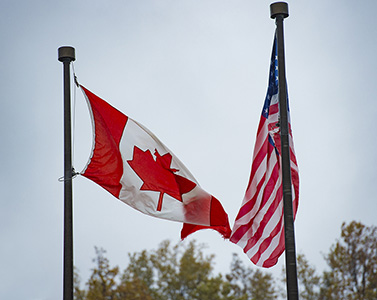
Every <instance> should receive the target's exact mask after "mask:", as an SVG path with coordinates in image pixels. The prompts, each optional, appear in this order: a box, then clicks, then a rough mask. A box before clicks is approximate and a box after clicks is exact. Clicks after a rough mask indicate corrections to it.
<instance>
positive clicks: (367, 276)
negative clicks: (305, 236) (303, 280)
mask: <svg viewBox="0 0 377 300" xmlns="http://www.w3.org/2000/svg"><path fill="white" fill-rule="evenodd" d="M325 259H326V261H327V264H328V265H329V267H330V271H325V272H324V274H323V283H322V288H321V292H320V299H323V300H329V299H347V300H361V299H363V300H369V299H377V228H376V227H375V226H371V227H367V226H365V225H363V224H361V223H359V222H356V221H353V222H351V223H350V224H348V225H347V224H346V223H343V224H342V232H341V239H340V240H338V241H337V242H336V243H335V245H333V246H332V247H331V249H330V253H329V254H328V255H327V256H326V257H325Z"/></svg>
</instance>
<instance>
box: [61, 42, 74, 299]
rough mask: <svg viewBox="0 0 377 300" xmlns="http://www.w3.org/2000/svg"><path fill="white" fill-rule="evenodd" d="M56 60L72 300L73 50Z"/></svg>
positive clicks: (67, 282) (67, 284) (67, 285)
mask: <svg viewBox="0 0 377 300" xmlns="http://www.w3.org/2000/svg"><path fill="white" fill-rule="evenodd" d="M58 60H59V61H60V62H62V63H63V77H64V259H63V260H64V262H63V265H64V267H63V300H73V218H72V175H73V168H72V135H71V86H70V63H71V62H72V61H74V60H75V48H73V47H60V48H59V49H58Z"/></svg>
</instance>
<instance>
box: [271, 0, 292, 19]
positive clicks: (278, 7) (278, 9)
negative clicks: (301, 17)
mask: <svg viewBox="0 0 377 300" xmlns="http://www.w3.org/2000/svg"><path fill="white" fill-rule="evenodd" d="M270 13H271V19H275V18H276V17H277V16H279V15H281V16H282V17H283V18H287V17H288V16H289V13H288V3H286V2H275V3H272V4H271V5H270Z"/></svg>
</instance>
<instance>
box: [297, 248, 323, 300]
mask: <svg viewBox="0 0 377 300" xmlns="http://www.w3.org/2000/svg"><path fill="white" fill-rule="evenodd" d="M297 278H298V284H299V292H300V299H302V300H317V299H318V297H319V284H320V281H321V277H320V276H318V275H317V274H316V270H315V268H314V267H313V266H311V265H310V264H309V262H308V260H307V259H306V258H305V256H304V254H298V255H297Z"/></svg>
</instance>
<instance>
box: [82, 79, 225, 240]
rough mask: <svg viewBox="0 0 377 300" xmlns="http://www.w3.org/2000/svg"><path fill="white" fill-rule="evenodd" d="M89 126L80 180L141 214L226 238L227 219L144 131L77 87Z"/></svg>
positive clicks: (184, 233)
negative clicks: (88, 154) (87, 150)
mask: <svg viewBox="0 0 377 300" xmlns="http://www.w3.org/2000/svg"><path fill="white" fill-rule="evenodd" d="M80 87H81V89H82V91H83V93H84V95H85V98H86V99H87V102H88V107H89V110H90V115H91V118H92V124H93V133H94V143H93V149H92V155H91V157H90V159H89V162H88V164H87V166H86V167H85V169H84V171H83V172H82V175H83V176H85V177H87V178H89V179H91V180H93V181H94V182H96V183H97V184H99V185H100V186H102V187H103V188H104V189H106V190H107V191H109V192H110V193H111V194H112V195H114V196H115V197H117V198H118V199H119V200H121V201H123V202H124V203H126V204H128V205H130V206H131V207H133V208H135V209H137V210H139V211H140V212H142V213H145V214H147V215H151V216H154V217H158V218H163V219H167V220H172V221H178V222H182V223H184V226H183V229H182V231H181V238H182V239H183V238H185V237H187V236H188V235H189V234H190V233H193V232H195V231H197V230H199V229H207V228H209V229H214V230H217V231H218V232H219V233H220V234H222V235H223V237H224V238H229V236H230V232H231V229H230V226H229V221H228V215H227V214H226V213H225V211H224V209H223V207H222V205H221V204H220V202H219V201H218V200H217V199H216V198H215V197H213V196H212V195H210V194H209V193H207V192H206V191H204V190H203V189H202V188H201V187H200V186H199V184H198V183H197V181H196V180H195V178H194V176H193V175H192V174H191V173H190V172H189V170H188V169H187V168H186V167H185V166H184V165H183V163H182V162H181V161H180V160H179V159H178V158H177V157H176V156H174V154H173V153H172V152H171V151H170V150H169V149H168V148H167V147H166V146H165V145H164V144H163V143H162V142H161V141H160V140H159V139H158V138H157V137H156V136H155V135H154V134H153V133H151V132H150V131H149V130H148V129H146V128H145V127H144V126H142V125H141V124H139V123H137V122H136V121H134V120H132V119H131V118H129V117H127V116H126V115H124V114H123V113H121V112H120V111H118V110H117V109H115V108H114V107H112V106H111V105H110V104H108V103H107V102H105V101H104V100H102V99H101V98H99V97H98V96H96V95H94V94H93V93H91V92H90V91H89V90H87V89H86V88H84V87H83V86H80Z"/></svg>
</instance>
